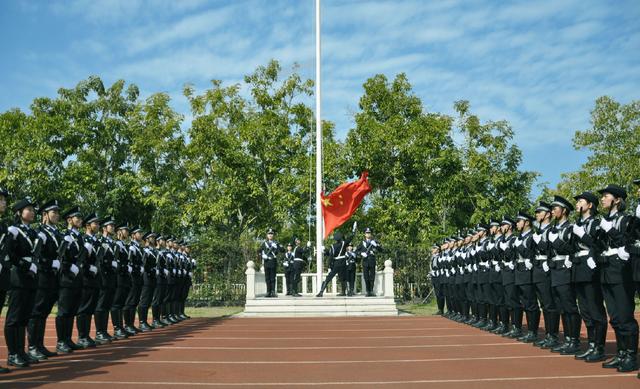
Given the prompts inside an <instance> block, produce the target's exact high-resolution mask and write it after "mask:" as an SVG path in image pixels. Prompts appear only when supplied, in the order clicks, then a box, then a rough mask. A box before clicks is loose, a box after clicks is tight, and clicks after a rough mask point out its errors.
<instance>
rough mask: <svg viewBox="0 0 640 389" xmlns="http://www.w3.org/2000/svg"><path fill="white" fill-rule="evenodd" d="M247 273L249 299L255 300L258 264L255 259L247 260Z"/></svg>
mask: <svg viewBox="0 0 640 389" xmlns="http://www.w3.org/2000/svg"><path fill="white" fill-rule="evenodd" d="M244 274H246V275H247V297H246V299H247V300H253V299H255V298H256V264H255V263H254V262H253V261H249V262H247V270H246V271H245V272H244Z"/></svg>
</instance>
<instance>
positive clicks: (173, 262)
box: [156, 235, 180, 325]
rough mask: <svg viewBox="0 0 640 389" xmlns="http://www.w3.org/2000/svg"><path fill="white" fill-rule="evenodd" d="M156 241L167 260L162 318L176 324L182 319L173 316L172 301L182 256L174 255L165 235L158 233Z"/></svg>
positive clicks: (168, 323) (161, 253)
mask: <svg viewBox="0 0 640 389" xmlns="http://www.w3.org/2000/svg"><path fill="white" fill-rule="evenodd" d="M156 241H157V244H158V251H159V252H160V255H162V256H163V257H164V258H165V262H166V264H167V292H166V293H165V295H164V299H163V301H162V311H161V314H160V318H161V320H162V322H163V323H164V324H167V325H171V324H176V323H179V322H180V321H179V320H177V319H175V318H174V317H173V306H172V304H171V302H172V301H174V300H175V299H176V292H177V283H178V282H177V280H178V269H179V268H180V264H179V263H178V261H180V258H177V257H174V256H173V254H172V253H171V251H169V250H167V248H166V244H167V240H166V238H165V237H164V236H162V235H158V237H157V238H156Z"/></svg>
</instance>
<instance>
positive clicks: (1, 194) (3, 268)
mask: <svg viewBox="0 0 640 389" xmlns="http://www.w3.org/2000/svg"><path fill="white" fill-rule="evenodd" d="M8 199H9V191H7V190H6V189H5V188H0V216H2V215H4V213H5V212H6V210H7V200H8ZM7 232H8V231H7V225H6V224H5V222H4V221H3V220H2V218H0V314H1V313H2V308H4V303H5V301H6V299H7V292H8V291H9V290H10V287H11V258H10V257H9V255H8V244H7V242H8V240H9V236H8V235H7ZM8 372H9V369H7V368H6V367H2V366H0V374H4V373H8Z"/></svg>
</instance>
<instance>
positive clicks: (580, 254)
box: [576, 250, 589, 257]
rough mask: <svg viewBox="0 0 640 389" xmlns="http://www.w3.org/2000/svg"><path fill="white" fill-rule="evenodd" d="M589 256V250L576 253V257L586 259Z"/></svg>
mask: <svg viewBox="0 0 640 389" xmlns="http://www.w3.org/2000/svg"><path fill="white" fill-rule="evenodd" d="M587 255H589V250H580V251H578V252H577V253H576V257H584V256H587Z"/></svg>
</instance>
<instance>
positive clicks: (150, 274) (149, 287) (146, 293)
mask: <svg viewBox="0 0 640 389" xmlns="http://www.w3.org/2000/svg"><path fill="white" fill-rule="evenodd" d="M157 260H158V258H157V253H156V251H155V250H152V248H151V247H150V246H148V245H147V246H146V247H144V248H143V251H142V266H143V272H142V279H143V284H142V292H141V294H140V304H138V320H139V321H140V330H141V331H142V332H150V331H152V330H153V327H151V325H150V324H149V321H148V317H149V307H150V306H151V301H152V300H153V294H154V292H155V288H156V282H157V279H156V277H157V275H158V274H157V268H156V264H157Z"/></svg>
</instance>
